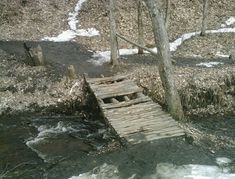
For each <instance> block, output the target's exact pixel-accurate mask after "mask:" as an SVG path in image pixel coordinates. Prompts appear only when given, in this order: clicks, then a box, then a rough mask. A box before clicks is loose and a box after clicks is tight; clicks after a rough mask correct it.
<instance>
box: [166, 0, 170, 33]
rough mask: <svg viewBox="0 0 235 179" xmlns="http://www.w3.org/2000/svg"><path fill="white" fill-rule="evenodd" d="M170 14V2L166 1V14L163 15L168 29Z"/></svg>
mask: <svg viewBox="0 0 235 179" xmlns="http://www.w3.org/2000/svg"><path fill="white" fill-rule="evenodd" d="M170 13H171V1H170V0H166V14H165V26H166V29H168V26H169V21H170Z"/></svg>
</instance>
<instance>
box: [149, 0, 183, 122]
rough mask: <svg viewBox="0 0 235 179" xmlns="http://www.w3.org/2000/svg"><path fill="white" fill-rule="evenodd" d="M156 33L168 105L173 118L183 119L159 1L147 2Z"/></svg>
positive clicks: (160, 70) (160, 71) (160, 69)
mask: <svg viewBox="0 0 235 179" xmlns="http://www.w3.org/2000/svg"><path fill="white" fill-rule="evenodd" d="M145 2H146V4H147V7H148V10H149V13H150V17H151V21H152V26H153V32H154V39H155V43H156V45H157V49H158V53H159V60H160V61H159V73H160V77H161V81H162V85H163V87H164V90H165V98H166V104H167V106H168V110H169V112H170V114H171V115H172V117H174V118H175V119H183V117H184V114H183V109H182V105H181V100H180V97H179V94H178V91H177V88H176V85H175V81H174V76H173V66H172V63H171V54H170V45H169V39H168V34H167V31H166V27H165V22H164V18H163V15H162V13H161V9H160V2H159V0H145Z"/></svg>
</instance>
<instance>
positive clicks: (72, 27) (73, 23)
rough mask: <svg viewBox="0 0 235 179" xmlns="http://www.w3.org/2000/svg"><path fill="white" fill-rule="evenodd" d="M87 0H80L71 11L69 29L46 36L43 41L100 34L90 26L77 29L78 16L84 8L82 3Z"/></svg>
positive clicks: (59, 40) (64, 40) (57, 40)
mask: <svg viewBox="0 0 235 179" xmlns="http://www.w3.org/2000/svg"><path fill="white" fill-rule="evenodd" d="M86 1H87V0H78V2H77V4H76V6H75V8H74V11H73V12H70V13H69V17H68V25H69V30H66V31H63V32H62V33H61V34H59V35H58V36H56V37H45V38H43V39H42V40H43V41H53V42H66V41H71V40H73V39H74V38H75V37H76V36H83V37H93V36H97V35H100V33H99V31H98V30H96V29H95V28H88V29H77V24H78V23H79V20H78V18H77V16H78V14H79V11H80V10H81V8H82V5H83V3H84V2H86Z"/></svg>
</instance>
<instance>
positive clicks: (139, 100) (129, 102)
mask: <svg viewBox="0 0 235 179" xmlns="http://www.w3.org/2000/svg"><path fill="white" fill-rule="evenodd" d="M148 101H151V99H150V98H149V97H146V96H145V97H142V98H136V99H133V100H130V99H129V100H126V101H123V102H119V103H117V104H110V103H108V104H102V108H103V109H106V110H108V109H113V108H122V107H128V106H131V105H134V104H138V103H144V102H148Z"/></svg>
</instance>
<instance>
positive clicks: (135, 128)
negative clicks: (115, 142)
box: [117, 124, 181, 137]
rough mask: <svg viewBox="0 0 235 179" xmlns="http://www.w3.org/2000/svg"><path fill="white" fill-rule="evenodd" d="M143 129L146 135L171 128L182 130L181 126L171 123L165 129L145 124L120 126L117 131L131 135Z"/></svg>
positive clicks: (124, 134)
mask: <svg viewBox="0 0 235 179" xmlns="http://www.w3.org/2000/svg"><path fill="white" fill-rule="evenodd" d="M169 125H170V124H169ZM164 126H165V125H164ZM141 129H143V131H144V132H143V134H145V135H148V134H153V133H166V132H169V131H170V130H172V131H173V130H180V128H179V127H178V126H176V125H175V124H173V125H170V126H169V127H167V128H165V129H161V128H160V127H159V128H158V130H157V129H155V128H153V127H152V125H145V126H133V125H132V126H128V127H123V128H118V130H117V132H118V133H120V136H122V137H124V136H127V135H130V134H132V133H137V132H141ZM156 131H157V132H156ZM180 131H181V130H180Z"/></svg>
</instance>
